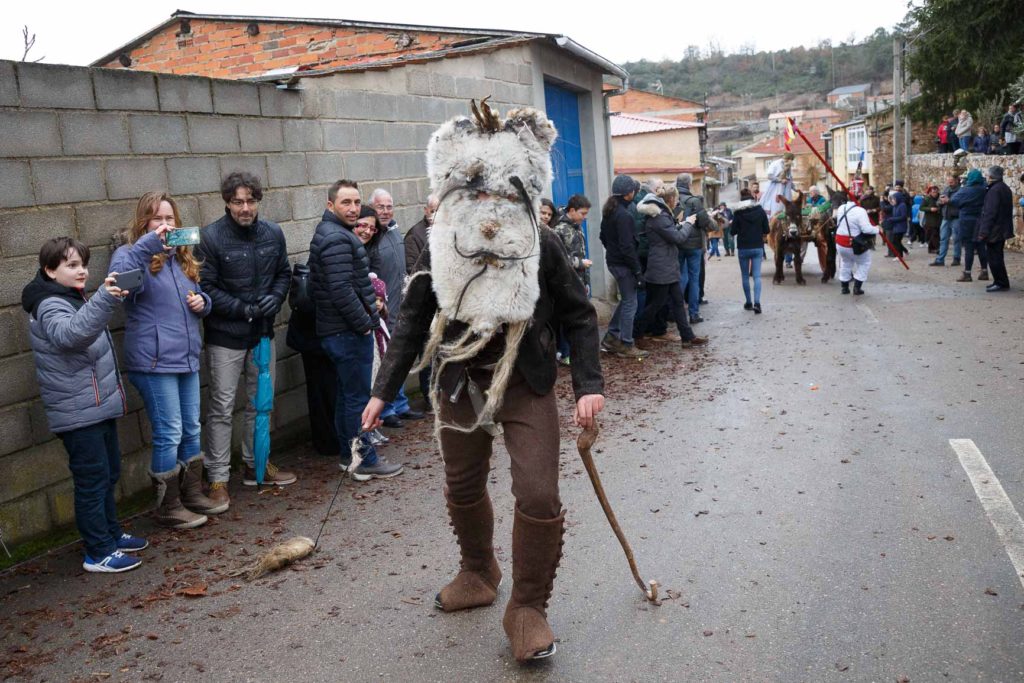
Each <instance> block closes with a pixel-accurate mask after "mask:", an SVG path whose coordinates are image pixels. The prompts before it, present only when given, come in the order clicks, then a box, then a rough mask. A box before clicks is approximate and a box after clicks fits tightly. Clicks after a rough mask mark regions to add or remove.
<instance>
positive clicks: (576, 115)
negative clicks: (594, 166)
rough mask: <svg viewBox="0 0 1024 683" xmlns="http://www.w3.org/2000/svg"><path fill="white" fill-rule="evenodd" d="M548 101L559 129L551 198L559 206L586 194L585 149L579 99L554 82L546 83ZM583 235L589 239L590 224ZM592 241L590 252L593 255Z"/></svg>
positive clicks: (553, 155) (552, 119)
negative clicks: (591, 250)
mask: <svg viewBox="0 0 1024 683" xmlns="http://www.w3.org/2000/svg"><path fill="white" fill-rule="evenodd" d="M544 102H545V107H546V108H547V115H548V118H549V119H550V120H551V122H552V123H553V124H555V128H557V129H558V139H557V140H555V146H554V148H553V149H552V150H551V166H552V167H553V168H554V172H555V173H554V180H553V182H552V188H551V197H552V199H553V200H554V202H555V204H556V205H557V206H565V204H566V202H568V201H569V197H571V196H572V195H574V194H583V149H582V146H581V144H580V103H579V97H578V96H577V94H576V93H574V92H572V91H571V90H566V89H565V88H561V87H559V86H557V85H553V84H551V83H545V84H544ZM591 201H594V200H593V199H591ZM583 235H584V236H587V223H586V221H584V223H583ZM589 243H590V241H589V239H588V240H587V244H588V249H587V251H588V253H589V251H590V250H589Z"/></svg>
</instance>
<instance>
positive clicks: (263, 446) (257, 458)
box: [252, 337, 274, 486]
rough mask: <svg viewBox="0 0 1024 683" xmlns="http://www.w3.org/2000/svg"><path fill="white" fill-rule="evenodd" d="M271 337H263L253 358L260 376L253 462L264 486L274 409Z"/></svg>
mask: <svg viewBox="0 0 1024 683" xmlns="http://www.w3.org/2000/svg"><path fill="white" fill-rule="evenodd" d="M272 343H273V342H271V340H270V337H262V338H261V339H260V343H259V344H257V345H256V350H255V351H253V354H252V358H253V362H254V363H255V364H256V368H257V370H258V371H259V374H258V375H257V376H256V398H255V399H253V407H254V408H255V409H256V425H255V428H254V429H253V435H252V443H253V450H252V455H253V461H254V464H255V465H256V484H257V486H262V485H263V476H264V475H265V474H266V473H267V461H268V460H269V459H270V411H271V410H273V409H274V383H273V382H272V381H271V379H270V351H271V348H270V345H271V344H272Z"/></svg>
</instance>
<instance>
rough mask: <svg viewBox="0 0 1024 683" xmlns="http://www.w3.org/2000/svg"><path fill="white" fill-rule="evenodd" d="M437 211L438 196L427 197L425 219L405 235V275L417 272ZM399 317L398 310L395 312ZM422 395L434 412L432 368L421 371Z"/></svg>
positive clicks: (424, 208) (427, 405)
mask: <svg viewBox="0 0 1024 683" xmlns="http://www.w3.org/2000/svg"><path fill="white" fill-rule="evenodd" d="M436 211H437V196H436V195H430V196H429V197H427V205H426V206H424V207H423V219H422V220H421V221H420V222H418V223H417V224H416V225H414V226H412V227H411V228H409V232H407V233H405V274H406V275H412V274H413V273H414V272H415V271H416V262H417V261H419V260H420V254H421V253H423V249H424V248H426V246H427V238H428V237H429V236H430V226H431V225H433V224H434V212H436ZM395 315H398V310H397V309H396V310H395ZM419 380H420V393H421V394H423V401H424V404H425V405H426V408H427V411H428V412H429V411H430V410H432V406H431V405H430V366H427V367H425V368H423V369H422V370H420V376H419Z"/></svg>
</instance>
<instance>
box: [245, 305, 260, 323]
mask: <svg viewBox="0 0 1024 683" xmlns="http://www.w3.org/2000/svg"><path fill="white" fill-rule="evenodd" d="M244 313H245V319H246V320H249V321H253V320H255V319H256V318H262V317H263V311H261V310H260V307H259V306H257V305H256V304H248V305H247V306H246V307H245V311H244Z"/></svg>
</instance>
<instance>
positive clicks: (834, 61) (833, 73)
mask: <svg viewBox="0 0 1024 683" xmlns="http://www.w3.org/2000/svg"><path fill="white" fill-rule="evenodd" d="M828 46H829V49H830V50H831V52H832V89H833V90H835V89H836V46H835V45H833V44H832V41H831V40H830V41H828Z"/></svg>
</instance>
